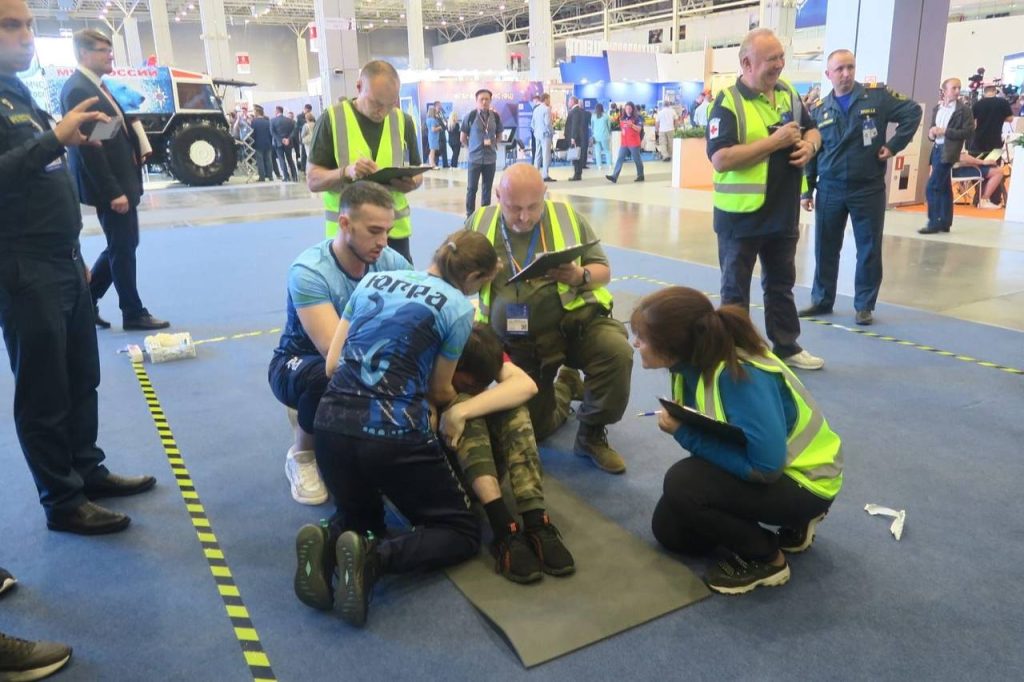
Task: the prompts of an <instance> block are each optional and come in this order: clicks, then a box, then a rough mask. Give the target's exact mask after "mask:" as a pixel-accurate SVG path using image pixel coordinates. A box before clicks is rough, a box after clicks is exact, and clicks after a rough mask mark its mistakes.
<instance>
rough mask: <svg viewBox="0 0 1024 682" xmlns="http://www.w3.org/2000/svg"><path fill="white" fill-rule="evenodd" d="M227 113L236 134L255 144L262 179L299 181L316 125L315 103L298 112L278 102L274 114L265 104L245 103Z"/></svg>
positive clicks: (253, 146) (248, 142) (255, 162)
mask: <svg viewBox="0 0 1024 682" xmlns="http://www.w3.org/2000/svg"><path fill="white" fill-rule="evenodd" d="M227 116H228V125H229V126H231V134H232V136H234V138H235V139H236V140H239V141H241V142H244V143H247V144H249V145H251V146H252V149H253V164H254V165H255V167H256V172H257V175H258V177H259V181H260V182H270V181H272V180H275V179H277V180H284V181H285V182H298V181H299V175H300V174H302V175H305V174H306V161H307V160H308V159H309V148H310V145H311V144H312V141H313V128H314V126H315V125H316V115H315V114H314V113H313V105H312V104H305V105H303V107H302V111H301V112H299V113H298V114H296V113H295V112H294V111H286V110H285V108H284V107H282V106H275V107H274V116H273V118H270V117H268V116H267V114H266V111H265V110H264V108H263V107H262V106H261V105H259V104H256V105H254V106H253V108H252V110H250V109H249V105H248V103H243V104H241V105H240V106H239V108H238V110H237V111H229V112H228V114H227Z"/></svg>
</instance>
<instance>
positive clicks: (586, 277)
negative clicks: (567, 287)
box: [580, 268, 590, 287]
mask: <svg viewBox="0 0 1024 682" xmlns="http://www.w3.org/2000/svg"><path fill="white" fill-rule="evenodd" d="M588 284H590V270H587V269H586V268H583V282H582V283H581V284H580V286H581V287H585V286H587V285H588Z"/></svg>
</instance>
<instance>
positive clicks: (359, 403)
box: [316, 271, 473, 442]
mask: <svg viewBox="0 0 1024 682" xmlns="http://www.w3.org/2000/svg"><path fill="white" fill-rule="evenodd" d="M342 318H343V319H345V320H348V321H349V325H350V326H349V330H348V336H347V338H346V339H345V346H344V347H343V349H342V352H341V359H340V361H339V363H338V367H337V369H336V370H335V372H334V376H333V377H332V378H331V382H330V384H329V385H328V387H327V391H326V392H325V393H324V397H323V399H322V400H321V401H320V408H319V409H318V410H317V415H316V428H318V429H324V430H327V431H334V432H336V433H343V434H346V435H349V436H358V437H362V438H385V439H388V440H397V441H404V442H422V441H423V440H425V439H428V438H429V437H430V423H429V411H428V408H427V399H426V393H427V388H428V385H429V382H430V376H431V374H432V372H433V369H434V362H435V360H436V359H437V356H438V355H440V356H442V357H445V358H448V359H449V360H458V359H459V356H460V355H462V349H463V347H464V346H465V345H466V339H468V338H469V332H470V329H471V328H472V326H473V306H472V304H471V303H470V302H469V300H468V299H467V298H466V296H465V295H464V294H463V293H462V292H461V291H459V290H458V289H456V288H455V287H453V286H451V285H450V284H448V283H447V282H445V281H444V280H442V279H441V278H440V277H434V276H432V275H429V274H427V273H426V272H416V271H402V272H385V273H373V274H369V275H367V276H366V277H364V278H363V280H362V281H361V282H360V283H359V286H358V287H356V289H355V291H353V292H352V296H351V297H350V298H349V301H348V305H346V306H345V310H344V312H343V313H342Z"/></svg>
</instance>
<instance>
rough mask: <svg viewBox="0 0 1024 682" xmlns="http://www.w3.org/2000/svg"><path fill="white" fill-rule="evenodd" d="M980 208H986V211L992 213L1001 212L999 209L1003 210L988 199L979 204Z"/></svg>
mask: <svg viewBox="0 0 1024 682" xmlns="http://www.w3.org/2000/svg"><path fill="white" fill-rule="evenodd" d="M978 208H984V209H987V210H990V211H992V210H999V209H1001V208H1002V206H1000V205H999V204H993V203H992V202H991V201H989V200H988V199H982V200H981V201H979V202H978Z"/></svg>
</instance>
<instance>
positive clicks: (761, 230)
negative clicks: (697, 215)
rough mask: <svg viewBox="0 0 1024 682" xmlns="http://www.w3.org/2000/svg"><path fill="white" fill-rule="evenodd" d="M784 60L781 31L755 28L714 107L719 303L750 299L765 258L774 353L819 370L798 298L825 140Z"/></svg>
mask: <svg viewBox="0 0 1024 682" xmlns="http://www.w3.org/2000/svg"><path fill="white" fill-rule="evenodd" d="M785 65H786V59H785V50H783V47H782V43H780V42H779V39H778V38H776V37H775V34H774V33H772V32H771V31H770V30H768V29H765V28H759V29H755V30H753V31H751V32H750V33H748V34H747V36H746V37H745V38H744V39H743V43H742V44H741V45H740V66H741V69H742V75H741V76H740V77H739V78H737V79H736V84H735V85H733V86H732V87H729V88H724V89H723V90H722V91H721V92H720V93H719V94H718V97H717V98H715V103H714V105H713V106H712V107H711V113H710V115H709V119H708V127H707V132H706V139H707V153H708V158H709V159H711V165H712V166H714V169H715V172H714V183H715V189H714V195H713V196H714V205H715V213H714V226H715V234H717V235H718V262H719V266H720V267H721V269H722V303H723V304H724V303H736V304H738V305H742V306H744V307H749V305H750V277H751V274H752V273H753V270H754V263H755V262H756V261H757V260H758V259H760V261H761V286H762V289H763V290H764V325H765V332H766V333H767V336H768V338H769V340H771V342H772V352H773V353H775V355H777V356H778V357H780V358H782V360H783V361H784V362H785V363H786V364H787V365H790V366H792V367H798V368H800V369H821V368H822V367H823V366H824V365H825V361H824V360H822V359H821V358H819V357H815V356H814V355H811V354H810V353H808V352H807V351H805V350H804V349H803V348H801V347H800V344H799V343H797V337H799V336H800V320H799V318H798V317H797V310H796V303H795V301H794V300H793V285H794V283H795V281H796V264H795V262H794V259H795V256H796V244H797V241H798V240H799V238H800V232H799V221H800V192H801V190H802V186H803V182H804V178H803V173H802V169H803V167H804V166H805V165H806V164H807V163H808V162H809V161H810V160H811V159H812V158H813V157H814V155H815V154H817V153H818V150H819V149H820V148H821V135H820V134H819V133H818V131H817V129H816V127H815V124H814V119H813V118H812V117H811V116H810V115H808V113H807V111H806V110H805V109H804V106H803V103H802V102H801V101H800V96H799V95H798V94H797V93H796V90H794V89H793V87H792V86H791V85H790V84H789V83H787V82H785V81H784V80H782V79H781V78H779V76H780V74H781V73H782V69H783V67H784V66H785Z"/></svg>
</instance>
